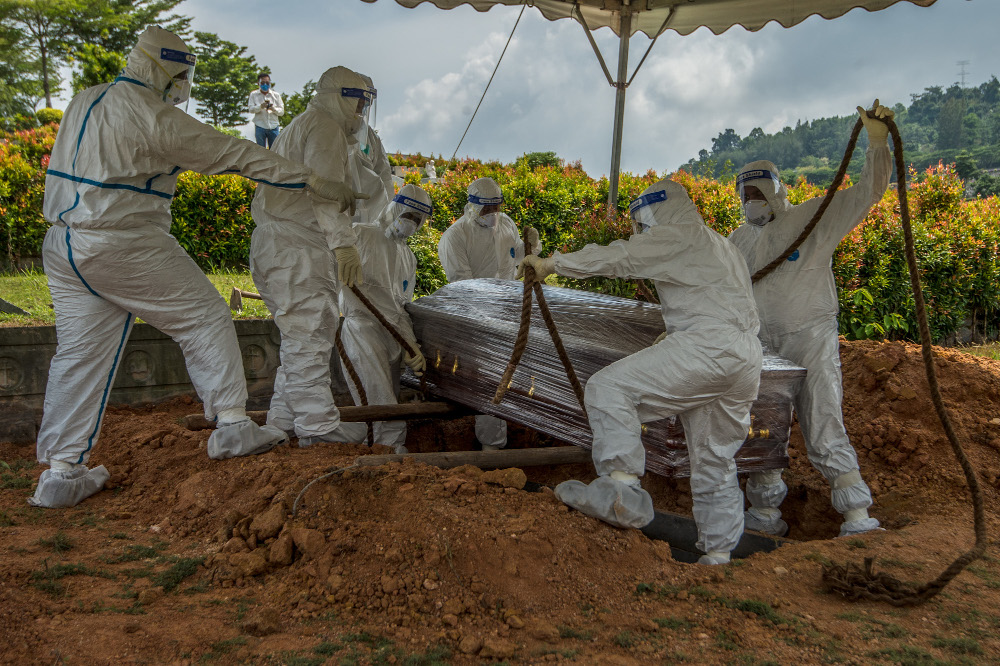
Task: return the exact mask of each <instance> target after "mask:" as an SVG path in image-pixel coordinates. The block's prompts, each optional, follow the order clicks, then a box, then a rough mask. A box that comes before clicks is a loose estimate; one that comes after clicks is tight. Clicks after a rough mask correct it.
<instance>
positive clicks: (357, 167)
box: [349, 74, 396, 224]
mask: <svg viewBox="0 0 1000 666" xmlns="http://www.w3.org/2000/svg"><path fill="white" fill-rule="evenodd" d="M361 78H362V79H363V80H364V82H365V85H366V86H367V87H368V89H369V90H371V91H372V95H373V98H372V111H371V113H370V114H369V115H370V116H371V117H372V118H373V120H374V114H375V104H376V103H377V101H378V96H377V94H376V91H375V86H374V84H373V83H372V80H371V78H369V77H367V76H365V75H364V74H362V75H361ZM351 138H352V141H353V143H352V146H351V152H350V159H349V164H350V174H351V180H350V182H351V185H352V188H353V189H354V191H355V192H363V193H365V194H366V195H368V199H366V200H364V201H359V202H358V205H357V207H356V210H355V212H354V216H353V217H352V219H351V221H352V222H353V223H354V224H377V223H378V217H379V215H380V214H381V213H382V211H384V210H385V207H386V206H388V205H389V202H390V201H392V197H393V196H394V195H395V192H396V188H395V186H394V185H393V183H392V165H390V164H389V156H388V155H387V154H386V152H385V147H384V146H383V145H382V140H381V139H380V138H379V136H378V134H377V133H376V132H375V129H374V122H367V121H366V122H365V123H364V127H363V129H361V128H359V129H358V131H357V132H356V133H355V135H354V136H353V137H351Z"/></svg>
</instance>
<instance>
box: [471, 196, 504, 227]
mask: <svg viewBox="0 0 1000 666" xmlns="http://www.w3.org/2000/svg"><path fill="white" fill-rule="evenodd" d="M469 203H472V204H475V205H477V206H481V208H480V209H479V219H478V220H477V222H479V224H481V225H482V226H484V227H489V228H491V229H492V228H493V227H495V226H496V225H497V222H499V221H500V204H502V203H503V197H502V196H499V197H480V196H477V195H475V194H470V195H469Z"/></svg>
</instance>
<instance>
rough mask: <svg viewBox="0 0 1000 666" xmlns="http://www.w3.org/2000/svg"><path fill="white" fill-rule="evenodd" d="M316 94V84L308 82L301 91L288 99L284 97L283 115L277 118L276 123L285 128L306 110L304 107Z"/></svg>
mask: <svg viewBox="0 0 1000 666" xmlns="http://www.w3.org/2000/svg"><path fill="white" fill-rule="evenodd" d="M315 94H316V82H315V81H309V82H308V83H306V84H305V85H304V86H302V90H301V91H300V92H297V93H292V94H291V95H289V96H288V97H285V98H284V100H282V101H284V103H285V113H284V114H282V115H280V116H278V123H279V124H280V125H281V127H285V126H286V125H288V123H290V122H292V120H294V119H295V116H297V115H299V114H300V113H302V112H303V111H305V110H306V106H308V105H309V100H311V99H312V98H313V95H315Z"/></svg>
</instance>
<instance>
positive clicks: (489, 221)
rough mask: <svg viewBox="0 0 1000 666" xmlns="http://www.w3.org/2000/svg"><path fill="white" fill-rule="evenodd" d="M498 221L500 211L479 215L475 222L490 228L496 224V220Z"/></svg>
mask: <svg viewBox="0 0 1000 666" xmlns="http://www.w3.org/2000/svg"><path fill="white" fill-rule="evenodd" d="M499 221H500V213H489V214H488V215H480V216H479V218H478V219H477V220H476V222H478V223H479V225H480V226H483V227H486V228H488V229H492V228H493V227H495V226H497V222H499Z"/></svg>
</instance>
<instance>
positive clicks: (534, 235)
mask: <svg viewBox="0 0 1000 666" xmlns="http://www.w3.org/2000/svg"><path fill="white" fill-rule="evenodd" d="M524 237H525V239H527V240H526V242H527V245H525V247H524V253H525V254H538V252H539V251H540V250H541V249H542V246H541V243H540V242H539V240H538V229H536V228H534V227H528V228H527V229H525V230H524Z"/></svg>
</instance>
